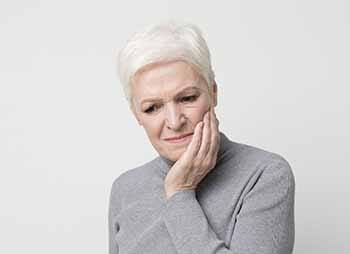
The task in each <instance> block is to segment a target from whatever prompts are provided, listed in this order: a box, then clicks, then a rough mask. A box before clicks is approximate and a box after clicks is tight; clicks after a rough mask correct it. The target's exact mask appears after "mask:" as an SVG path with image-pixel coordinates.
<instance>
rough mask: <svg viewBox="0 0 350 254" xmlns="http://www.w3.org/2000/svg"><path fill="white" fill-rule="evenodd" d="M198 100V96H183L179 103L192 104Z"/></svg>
mask: <svg viewBox="0 0 350 254" xmlns="http://www.w3.org/2000/svg"><path fill="white" fill-rule="evenodd" d="M197 98H198V95H190V96H184V97H182V98H181V99H180V101H181V102H193V101H195V100H196V99H197Z"/></svg>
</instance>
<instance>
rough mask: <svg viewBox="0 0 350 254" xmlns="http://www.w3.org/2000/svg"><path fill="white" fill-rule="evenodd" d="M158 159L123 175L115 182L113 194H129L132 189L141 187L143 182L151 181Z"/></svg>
mask: <svg viewBox="0 0 350 254" xmlns="http://www.w3.org/2000/svg"><path fill="white" fill-rule="evenodd" d="M156 159H157V158H155V159H153V160H151V161H149V162H146V163H144V164H142V165H139V166H137V167H135V168H131V169H129V170H127V171H125V172H123V173H121V174H120V175H119V176H118V177H117V178H115V179H114V180H113V183H112V187H111V192H112V193H115V192H118V193H127V192H128V190H130V188H132V187H135V186H136V185H138V186H139V185H140V184H141V183H142V182H145V181H147V179H150V178H151V177H152V175H153V170H154V169H155V167H156V166H155V163H156Z"/></svg>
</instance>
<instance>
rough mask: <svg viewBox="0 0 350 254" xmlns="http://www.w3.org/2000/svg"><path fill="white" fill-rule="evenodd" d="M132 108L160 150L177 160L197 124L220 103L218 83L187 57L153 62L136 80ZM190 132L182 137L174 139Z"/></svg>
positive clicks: (137, 74) (156, 147)
mask: <svg viewBox="0 0 350 254" xmlns="http://www.w3.org/2000/svg"><path fill="white" fill-rule="evenodd" d="M131 90H132V97H131V98H132V102H131V103H132V104H131V109H132V111H133V113H134V115H135V117H136V119H137V120H138V122H139V124H140V125H141V126H143V128H144V129H145V131H146V133H147V136H148V138H149V140H150V142H151V143H152V145H153V147H154V148H155V149H156V150H157V152H158V153H159V154H160V155H162V156H164V157H166V158H168V159H170V160H172V161H176V160H178V159H179V158H180V156H181V155H182V153H183V152H184V151H185V150H186V147H187V145H188V144H189V143H190V141H191V139H192V136H193V135H192V134H193V133H194V129H195V126H196V124H197V123H198V122H200V121H201V120H202V119H203V116H204V114H205V113H206V112H207V111H208V110H209V109H210V106H213V107H214V106H216V100H217V93H216V85H215V86H212V88H211V89H210V90H209V88H208V86H207V83H206V81H205V80H204V79H203V78H202V77H201V75H199V74H198V73H197V72H196V71H195V70H194V69H193V68H192V67H191V66H190V65H189V64H187V63H185V62H183V61H173V62H168V63H158V64H153V65H149V66H147V67H146V68H144V69H142V70H140V71H138V72H137V73H136V75H135V76H134V78H133V80H132V87H131ZM181 136H186V137H185V138H181V139H174V138H178V137H181Z"/></svg>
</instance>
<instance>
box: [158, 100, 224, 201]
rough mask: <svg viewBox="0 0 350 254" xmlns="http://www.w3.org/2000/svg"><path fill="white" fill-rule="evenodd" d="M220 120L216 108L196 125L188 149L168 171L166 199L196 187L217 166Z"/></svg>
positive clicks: (165, 183)
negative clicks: (178, 192)
mask: <svg viewBox="0 0 350 254" xmlns="http://www.w3.org/2000/svg"><path fill="white" fill-rule="evenodd" d="M218 125H219V121H218V120H217V118H216V115H215V112H214V108H213V107H211V108H210V110H209V111H208V112H206V113H205V115H204V118H203V121H201V122H199V123H198V124H197V125H196V127H195V131H194V134H193V137H192V140H191V142H190V144H189V145H188V147H187V149H186V151H185V152H184V153H183V154H182V155H181V157H180V158H179V159H178V160H177V161H176V163H175V164H174V165H173V166H172V168H171V169H170V171H169V172H168V174H167V176H166V178H165V181H164V187H165V194H166V199H169V198H170V197H171V196H172V195H173V194H174V193H175V192H177V191H180V190H185V189H196V188H197V186H198V184H199V183H200V182H201V181H202V180H203V179H204V177H205V176H206V175H207V174H208V173H209V172H210V171H211V170H212V169H213V168H214V167H215V165H216V159H217V154H218V151H219V146H220V135H219V129H218Z"/></svg>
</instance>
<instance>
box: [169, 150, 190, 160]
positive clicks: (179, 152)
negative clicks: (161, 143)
mask: <svg viewBox="0 0 350 254" xmlns="http://www.w3.org/2000/svg"><path fill="white" fill-rule="evenodd" d="M185 150H186V148H183V149H178V150H177V151H172V152H171V153H167V154H166V155H164V156H165V157H166V158H168V159H169V160H171V161H177V160H178V159H180V157H181V155H182V154H183V153H184V152H185Z"/></svg>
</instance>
